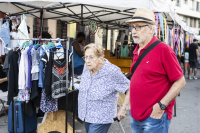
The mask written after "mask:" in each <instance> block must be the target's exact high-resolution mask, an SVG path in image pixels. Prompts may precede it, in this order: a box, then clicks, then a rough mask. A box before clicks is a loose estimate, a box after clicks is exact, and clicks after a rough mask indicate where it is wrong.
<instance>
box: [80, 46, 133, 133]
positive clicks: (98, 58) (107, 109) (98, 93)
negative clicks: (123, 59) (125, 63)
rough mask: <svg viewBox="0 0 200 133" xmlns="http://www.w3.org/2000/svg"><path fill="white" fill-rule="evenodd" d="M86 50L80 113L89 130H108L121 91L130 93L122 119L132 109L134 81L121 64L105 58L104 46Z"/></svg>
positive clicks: (98, 132)
mask: <svg viewBox="0 0 200 133" xmlns="http://www.w3.org/2000/svg"><path fill="white" fill-rule="evenodd" d="M84 51H85V53H84V57H83V60H84V61H85V66H84V69H83V74H82V75H81V83H80V86H79V96H78V116H79V118H80V119H81V120H82V121H84V125H85V129H86V132H87V133H107V132H108V130H109V128H110V126H111V124H112V123H113V122H114V120H113V118H115V117H116V116H117V101H118V92H120V93H122V94H124V93H125V92H126V97H125V103H126V104H123V106H122V107H121V109H120V111H119V112H118V118H119V119H122V118H124V117H125V114H126V112H127V108H129V95H130V93H129V90H130V89H129V87H130V81H129V80H128V79H127V78H126V77H125V75H124V74H123V73H122V72H121V69H120V68H119V67H117V66H115V65H113V64H111V63H110V62H109V61H108V60H106V59H105V58H104V51H103V47H102V46H101V45H98V44H89V45H87V46H86V47H85V48H84Z"/></svg>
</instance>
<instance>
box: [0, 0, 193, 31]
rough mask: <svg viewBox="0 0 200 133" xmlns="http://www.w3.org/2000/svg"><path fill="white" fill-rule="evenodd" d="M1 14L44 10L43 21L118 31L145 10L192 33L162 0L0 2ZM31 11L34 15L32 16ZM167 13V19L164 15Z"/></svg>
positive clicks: (36, 0) (14, 0)
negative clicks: (138, 10)
mask: <svg viewBox="0 0 200 133" xmlns="http://www.w3.org/2000/svg"><path fill="white" fill-rule="evenodd" d="M0 2H2V3H0V11H2V12H6V13H10V14H11V15H21V14H29V13H31V15H32V16H34V17H38V18H39V17H40V10H41V9H42V8H44V9H45V10H46V11H45V12H44V16H43V18H44V19H59V20H62V21H67V22H79V23H81V22H83V23H84V24H88V21H90V20H91V19H95V20H96V21H97V22H98V24H99V26H102V27H105V25H108V28H113V29H116V28H117V29H120V28H125V27H126V28H127V25H126V24H125V21H127V20H129V19H130V18H131V17H132V15H133V14H134V12H135V9H136V8H148V9H151V10H153V11H154V12H164V13H166V14H165V17H166V19H167V21H172V20H174V21H176V22H177V23H178V24H179V25H180V26H181V27H182V28H183V29H184V30H185V31H187V32H189V33H190V34H194V32H193V31H192V30H191V28H190V27H187V26H186V24H185V22H183V21H182V20H181V19H180V17H179V16H178V15H177V13H176V12H175V11H174V7H172V6H171V5H170V3H167V2H166V1H164V0H123V1H122V0H100V1H96V0H84V1H83V0H73V1H72V0H40V1H38V0H25V1H22V0H0ZM81 4H83V5H84V6H83V19H82V18H81ZM33 12H34V13H33ZM167 14H169V16H168V15H167Z"/></svg>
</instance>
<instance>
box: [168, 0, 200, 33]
mask: <svg viewBox="0 0 200 133" xmlns="http://www.w3.org/2000/svg"><path fill="white" fill-rule="evenodd" d="M168 1H169V2H170V3H171V6H174V9H175V12H176V13H177V14H178V15H179V16H180V18H182V20H183V21H184V22H185V23H186V25H187V26H189V27H191V28H192V30H193V31H194V33H195V34H196V35H200V0H173V1H171V0H168Z"/></svg>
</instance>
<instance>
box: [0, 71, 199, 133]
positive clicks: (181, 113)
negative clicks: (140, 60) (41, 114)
mask: <svg viewBox="0 0 200 133" xmlns="http://www.w3.org/2000/svg"><path fill="white" fill-rule="evenodd" d="M197 77H199V78H200V70H198V76H197ZM70 116H71V115H70ZM68 118H70V117H68ZM2 120H7V116H3V117H0V121H2ZM38 121H41V119H38ZM69 122H70V124H72V120H69ZM121 123H122V125H123V127H124V129H125V132H126V133H131V126H130V118H129V114H127V116H126V118H125V119H123V120H122V121H121ZM76 132H77V133H86V132H85V128H84V125H83V124H81V123H79V122H76ZM0 133H8V132H7V124H4V123H0ZM108 133H122V131H121V128H120V126H119V124H118V122H114V123H113V124H112V125H111V127H110V130H109V132H108ZM169 133H200V79H198V80H188V77H186V85H185V87H184V88H183V89H182V91H181V93H180V96H178V97H177V98H176V117H173V119H172V121H171V124H170V128H169Z"/></svg>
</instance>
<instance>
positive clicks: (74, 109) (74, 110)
mask: <svg viewBox="0 0 200 133" xmlns="http://www.w3.org/2000/svg"><path fill="white" fill-rule="evenodd" d="M72 51H74V50H73V46H72ZM72 91H73V105H72V107H73V108H72V109H73V133H75V114H76V113H75V112H76V108H75V107H76V106H75V104H76V103H75V92H74V55H72Z"/></svg>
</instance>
